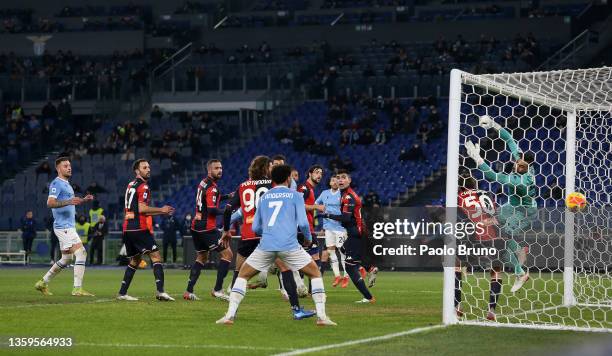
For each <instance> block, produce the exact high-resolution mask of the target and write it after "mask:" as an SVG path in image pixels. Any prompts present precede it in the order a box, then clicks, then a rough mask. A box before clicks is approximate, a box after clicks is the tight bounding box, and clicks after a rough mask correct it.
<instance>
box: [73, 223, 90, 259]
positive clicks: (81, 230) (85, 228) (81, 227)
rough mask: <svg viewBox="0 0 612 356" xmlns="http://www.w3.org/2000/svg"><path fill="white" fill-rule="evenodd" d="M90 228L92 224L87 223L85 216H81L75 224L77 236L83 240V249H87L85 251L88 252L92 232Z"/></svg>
mask: <svg viewBox="0 0 612 356" xmlns="http://www.w3.org/2000/svg"><path fill="white" fill-rule="evenodd" d="M90 228H91V224H90V223H89V222H88V221H87V218H86V217H85V215H79V217H78V219H77V222H76V224H75V229H76V232H77V234H78V235H79V237H80V238H81V241H82V242H83V247H85V250H87V251H89V234H90V232H91V231H90V230H91V229H90Z"/></svg>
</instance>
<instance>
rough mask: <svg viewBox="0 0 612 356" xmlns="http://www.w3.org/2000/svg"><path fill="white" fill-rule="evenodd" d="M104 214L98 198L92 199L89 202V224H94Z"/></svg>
mask: <svg viewBox="0 0 612 356" xmlns="http://www.w3.org/2000/svg"><path fill="white" fill-rule="evenodd" d="M103 215H104V209H102V208H101V207H100V202H99V201H98V200H94V201H93V202H92V204H91V209H89V223H90V224H91V225H95V224H97V223H98V221H99V220H100V217H101V216H103Z"/></svg>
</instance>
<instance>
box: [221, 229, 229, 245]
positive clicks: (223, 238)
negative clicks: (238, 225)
mask: <svg viewBox="0 0 612 356" xmlns="http://www.w3.org/2000/svg"><path fill="white" fill-rule="evenodd" d="M231 241H232V233H231V232H229V231H223V234H222V235H221V246H223V247H225V248H228V247H230V242H231Z"/></svg>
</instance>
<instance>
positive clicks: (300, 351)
mask: <svg viewBox="0 0 612 356" xmlns="http://www.w3.org/2000/svg"><path fill="white" fill-rule="evenodd" d="M444 327H446V325H433V326H425V327H422V328H416V329H410V330H406V331H401V332H398V333H392V334H386V335H381V336H374V337H369V338H366V339H359V340H351V341H345V342H341V343H338V344H330V345H323V346H316V347H310V348H307V349H298V350H294V351H290V352H284V353H280V354H276V355H274V356H290V355H301V354H306V353H309V352H317V351H322V350H329V349H336V348H339V347H345V346H353V345H359V344H365V343H369V342H373V341H381V340H389V339H393V338H396V337H400V336H406V335H414V334H419V333H422V332H427V331H430V330H435V329H441V328H444Z"/></svg>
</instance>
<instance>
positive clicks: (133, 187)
mask: <svg viewBox="0 0 612 356" xmlns="http://www.w3.org/2000/svg"><path fill="white" fill-rule="evenodd" d="M150 201H151V194H149V185H148V184H147V182H146V181H145V180H144V179H142V178H140V177H137V178H136V179H134V180H133V181H131V182H130V184H128V186H127V189H126V190H125V211H124V212H125V217H124V220H123V231H141V230H150V229H151V227H152V226H151V225H152V224H151V221H150V220H152V219H151V217H150V216H147V215H143V214H140V212H139V211H138V203H145V204H146V205H149V202H150Z"/></svg>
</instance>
